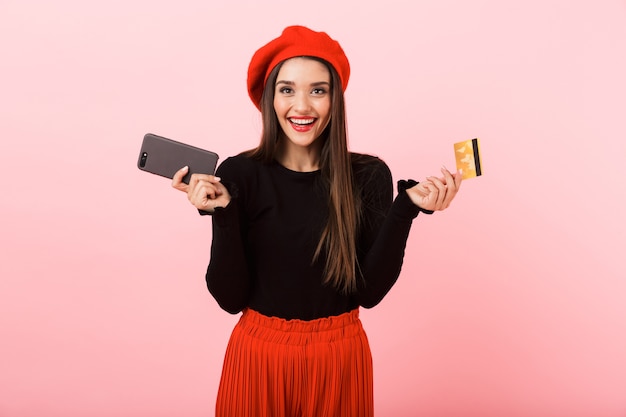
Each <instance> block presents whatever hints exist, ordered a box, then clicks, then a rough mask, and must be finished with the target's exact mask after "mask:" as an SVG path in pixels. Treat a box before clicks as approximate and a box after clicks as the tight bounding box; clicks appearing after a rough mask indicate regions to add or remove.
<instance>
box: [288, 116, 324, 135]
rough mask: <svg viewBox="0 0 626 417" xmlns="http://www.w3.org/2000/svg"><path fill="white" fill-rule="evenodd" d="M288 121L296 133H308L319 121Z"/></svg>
mask: <svg viewBox="0 0 626 417" xmlns="http://www.w3.org/2000/svg"><path fill="white" fill-rule="evenodd" d="M287 120H289V123H290V124H291V127H292V128H293V129H294V130H295V131H296V132H308V131H309V130H311V129H312V128H313V125H314V124H315V122H316V121H317V119H316V118H314V117H289V118H287Z"/></svg>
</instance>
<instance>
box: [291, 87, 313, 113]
mask: <svg viewBox="0 0 626 417" xmlns="http://www.w3.org/2000/svg"><path fill="white" fill-rule="evenodd" d="M293 109H294V110H295V111H297V112H299V113H306V112H308V111H309V110H310V109H311V98H310V97H309V95H308V94H307V93H306V92H304V91H300V92H298V93H297V94H296V95H295V96H294V103H293Z"/></svg>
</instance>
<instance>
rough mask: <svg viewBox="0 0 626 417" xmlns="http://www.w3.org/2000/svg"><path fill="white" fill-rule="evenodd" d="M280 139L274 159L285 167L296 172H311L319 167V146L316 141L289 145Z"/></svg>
mask: <svg viewBox="0 0 626 417" xmlns="http://www.w3.org/2000/svg"><path fill="white" fill-rule="evenodd" d="M285 142H287V141H280V142H279V143H278V148H277V152H276V160H277V161H278V163H279V164H281V165H282V166H284V167H285V168H287V169H290V170H292V171H297V172H312V171H317V170H318V169H320V154H321V148H320V146H319V145H318V143H317V142H318V141H316V142H315V143H313V144H312V145H311V146H307V147H299V146H289V145H287V144H286V143H285Z"/></svg>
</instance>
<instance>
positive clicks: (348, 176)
mask: <svg viewBox="0 0 626 417" xmlns="http://www.w3.org/2000/svg"><path fill="white" fill-rule="evenodd" d="M306 58H310V59H314V60H316V61H320V62H322V63H323V64H324V65H326V67H327V68H328V71H329V72H330V78H331V83H330V84H331V87H330V89H331V107H330V109H331V110H330V112H331V113H330V114H331V115H330V121H329V124H328V126H327V127H326V129H325V130H324V132H323V133H322V137H320V139H319V140H322V141H323V145H322V151H321V155H320V170H321V175H322V180H323V181H324V182H325V183H326V184H327V187H328V191H329V195H328V208H329V214H328V222H327V223H326V226H325V227H324V230H323V231H322V235H321V236H320V241H319V243H318V245H317V249H316V250H315V255H314V258H313V260H316V259H318V258H319V257H320V256H321V255H322V254H325V256H326V265H325V269H324V275H325V276H324V283H330V284H332V285H333V286H335V287H336V288H337V289H338V290H340V291H341V292H343V293H350V292H353V291H354V290H355V289H356V284H357V275H358V274H357V273H358V268H359V265H358V261H357V253H356V252H357V251H356V237H357V230H358V227H359V221H360V217H361V200H360V198H359V193H358V192H356V189H355V184H354V181H353V173H352V164H351V157H350V152H349V151H348V134H347V125H346V113H345V102H344V97H343V91H342V88H341V79H340V78H339V75H338V74H337V72H336V71H335V69H334V68H333V67H332V65H329V64H328V63H327V62H326V61H324V60H321V59H319V58H316V57H306ZM283 62H284V61H283ZM281 66H282V62H281V63H280V64H278V65H277V66H276V67H275V68H274V69H273V70H272V71H271V72H270V75H269V77H268V79H267V82H266V84H265V89H264V91H263V96H262V98H261V117H262V121H263V132H262V134H261V143H260V144H259V146H258V147H257V148H255V149H253V150H251V151H248V152H246V154H247V155H248V156H250V157H252V158H255V159H259V160H261V161H263V162H266V163H271V162H272V161H273V160H274V157H275V155H276V150H277V142H278V137H279V134H280V129H281V128H280V125H279V124H278V118H277V116H276V111H275V110H274V94H275V91H274V90H275V88H274V86H275V84H276V79H277V77H278V72H279V71H280V68H281ZM331 254H332V256H331Z"/></svg>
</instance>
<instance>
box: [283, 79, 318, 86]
mask: <svg viewBox="0 0 626 417" xmlns="http://www.w3.org/2000/svg"><path fill="white" fill-rule="evenodd" d="M278 84H287V85H295V84H296V83H295V82H293V81H286V80H279V81H276V85H278ZM320 85H327V86H329V87H330V83H329V82H327V81H317V82H314V83H311V86H312V87H318V86H320Z"/></svg>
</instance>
